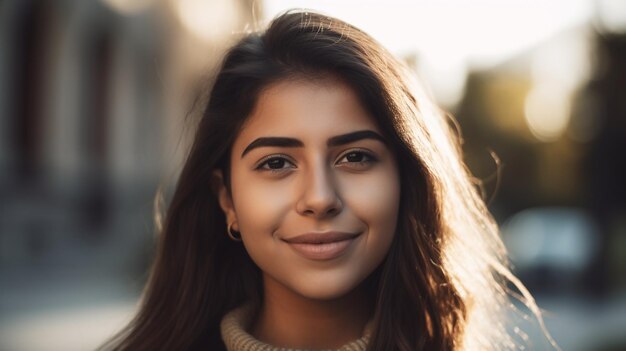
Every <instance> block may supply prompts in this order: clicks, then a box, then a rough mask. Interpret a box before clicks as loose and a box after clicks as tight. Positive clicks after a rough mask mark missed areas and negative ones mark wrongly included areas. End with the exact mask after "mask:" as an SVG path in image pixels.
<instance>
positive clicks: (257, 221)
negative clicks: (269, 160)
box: [233, 171, 291, 238]
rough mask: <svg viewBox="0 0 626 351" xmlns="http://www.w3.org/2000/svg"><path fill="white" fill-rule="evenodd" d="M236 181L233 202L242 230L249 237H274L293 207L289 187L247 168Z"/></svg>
mask: <svg viewBox="0 0 626 351" xmlns="http://www.w3.org/2000/svg"><path fill="white" fill-rule="evenodd" d="M233 181H234V183H233V201H234V206H235V210H236V212H237V221H238V224H239V228H240V230H241V232H242V233H243V235H245V236H248V237H255V238H260V237H261V236H265V237H268V238H271V234H272V233H273V232H274V230H275V229H276V228H277V227H279V226H280V223H281V222H282V221H283V219H284V217H285V216H286V215H287V213H288V212H289V210H290V207H291V204H290V202H291V196H290V193H291V191H290V189H289V187H287V186H284V185H282V186H278V183H277V182H273V181H271V180H269V179H265V178H262V177H260V176H258V175H254V174H251V173H249V172H248V173H246V172H244V171H241V172H239V175H238V177H237V178H234V179H233Z"/></svg>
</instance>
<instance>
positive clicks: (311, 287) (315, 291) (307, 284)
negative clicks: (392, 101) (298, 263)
mask: <svg viewBox="0 0 626 351" xmlns="http://www.w3.org/2000/svg"><path fill="white" fill-rule="evenodd" d="M333 278H334V279H333ZM362 280H363V279H358V278H356V277H355V276H354V275H352V276H351V277H329V276H326V277H323V276H322V277H318V279H315V277H308V278H307V277H302V279H301V280H298V281H296V282H293V283H294V284H289V285H291V286H290V288H291V290H293V291H295V292H296V293H298V294H299V295H301V296H304V297H306V298H309V299H314V300H333V299H338V298H340V297H343V296H345V295H347V294H349V293H350V292H351V291H352V290H354V289H355V288H356V287H357V286H358V285H359V283H360V282H361V281H362Z"/></svg>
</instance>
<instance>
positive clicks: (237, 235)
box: [226, 224, 241, 241]
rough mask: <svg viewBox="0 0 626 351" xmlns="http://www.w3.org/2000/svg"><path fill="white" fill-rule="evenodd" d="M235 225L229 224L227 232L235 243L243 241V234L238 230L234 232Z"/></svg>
mask: <svg viewBox="0 0 626 351" xmlns="http://www.w3.org/2000/svg"><path fill="white" fill-rule="evenodd" d="M232 227H233V224H229V225H228V228H227V229H226V231H227V232H228V236H229V237H230V238H231V239H232V240H233V241H241V232H238V231H236V230H232Z"/></svg>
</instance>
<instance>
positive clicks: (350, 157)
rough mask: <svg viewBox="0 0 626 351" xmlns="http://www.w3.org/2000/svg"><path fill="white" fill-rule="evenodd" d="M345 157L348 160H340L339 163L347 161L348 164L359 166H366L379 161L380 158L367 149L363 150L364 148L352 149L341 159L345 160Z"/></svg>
mask: <svg viewBox="0 0 626 351" xmlns="http://www.w3.org/2000/svg"><path fill="white" fill-rule="evenodd" d="M344 159H345V160H347V162H338V163H346V164H349V165H350V166H357V167H362V166H366V165H369V164H371V163H374V162H376V161H378V159H377V158H376V157H374V155H372V154H371V153H369V152H367V151H362V150H351V151H349V152H347V153H345V154H344V155H343V157H342V158H341V160H344ZM341 160H340V161H341Z"/></svg>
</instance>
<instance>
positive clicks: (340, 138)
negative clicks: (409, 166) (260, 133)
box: [241, 130, 387, 158]
mask: <svg viewBox="0 0 626 351" xmlns="http://www.w3.org/2000/svg"><path fill="white" fill-rule="evenodd" d="M363 139H373V140H378V141H380V142H381V143H383V144H385V145H387V141H386V140H385V138H384V137H383V136H382V135H380V134H378V133H376V132H375V131H373V130H359V131H356V132H352V133H347V134H341V135H337V136H334V137H332V138H329V139H328V140H327V141H326V145H327V146H328V147H333V146H339V145H345V144H350V143H353V142H355V141H358V140H363ZM264 146H275V147H304V143H303V142H302V141H301V140H299V139H295V138H287V137H262V138H257V139H255V140H254V141H253V142H251V143H250V144H249V145H248V146H247V147H246V149H245V150H243V152H242V153H241V158H243V157H244V156H245V155H246V154H247V153H248V152H250V151H252V150H253V149H256V148H259V147H264Z"/></svg>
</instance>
